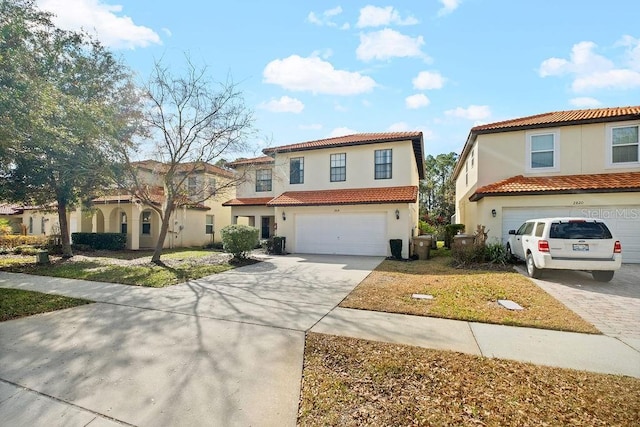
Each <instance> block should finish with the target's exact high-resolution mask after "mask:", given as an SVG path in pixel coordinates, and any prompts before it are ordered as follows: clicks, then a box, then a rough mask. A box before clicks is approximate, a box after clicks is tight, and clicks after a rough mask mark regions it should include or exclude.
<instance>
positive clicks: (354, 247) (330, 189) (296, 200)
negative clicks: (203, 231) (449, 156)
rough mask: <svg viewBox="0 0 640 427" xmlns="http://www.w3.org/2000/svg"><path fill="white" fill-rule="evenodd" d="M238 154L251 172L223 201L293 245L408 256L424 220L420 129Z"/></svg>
mask: <svg viewBox="0 0 640 427" xmlns="http://www.w3.org/2000/svg"><path fill="white" fill-rule="evenodd" d="M263 152H264V154H265V156H263V157H259V158H256V159H245V160H239V161H236V162H232V163H231V164H230V166H232V167H234V168H236V169H237V170H238V171H239V173H243V174H245V175H246V176H247V178H248V179H245V180H244V182H243V183H242V184H240V185H239V186H238V188H237V192H236V194H237V196H236V197H237V198H235V199H232V200H229V201H228V202H226V203H224V205H225V206H230V207H231V214H232V217H233V220H234V221H236V220H237V218H238V217H249V221H248V222H249V224H250V225H254V226H256V227H258V228H260V229H261V236H262V237H263V238H266V237H269V236H272V235H278V236H283V237H285V238H286V249H287V251H288V252H294V253H310V254H345V255H378V256H387V255H390V246H389V240H390V239H402V241H403V252H402V255H403V256H404V257H408V256H409V243H410V241H411V237H412V236H413V235H414V234H416V231H417V230H416V227H417V223H418V185H419V181H420V179H423V178H424V160H423V156H424V142H423V139H422V133H421V132H390V133H363V134H355V135H347V136H341V137H337V138H328V139H322V140H317V141H307V142H301V143H297V144H290V145H283V146H279V147H273V148H267V149H265V150H263Z"/></svg>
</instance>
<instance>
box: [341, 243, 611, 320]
mask: <svg viewBox="0 0 640 427" xmlns="http://www.w3.org/2000/svg"><path fill="white" fill-rule="evenodd" d="M433 255H434V256H433V257H432V258H431V259H429V260H423V261H411V262H402V261H392V260H385V261H383V262H382V263H381V264H380V265H379V266H378V267H377V268H376V269H375V270H374V271H373V272H372V273H371V274H370V275H369V276H368V277H367V278H366V279H365V280H364V281H363V282H362V283H360V284H359V285H358V286H357V287H356V288H355V289H354V291H353V292H352V293H351V294H350V295H349V296H348V297H347V298H345V300H344V301H343V302H342V303H341V304H340V306H341V307H346V308H356V309H363V310H374V311H385V312H389V313H402V314H413V315H419V316H432V317H441V318H446V319H456V320H466V321H471V322H483V323H495V324H502V325H512V326H529V327H534V328H543V329H556V330H561V331H573V332H585V333H599V331H598V330H597V329H596V328H595V327H594V326H593V325H591V324H590V323H588V322H586V321H585V320H583V319H582V318H581V317H580V316H578V315H577V314H575V313H574V312H573V311H571V310H569V309H568V308H567V307H565V306H564V305H563V304H561V303H560V302H559V301H557V300H556V299H555V298H553V297H551V296H550V295H549V294H547V293H546V292H545V291H543V290H542V289H540V288H539V287H538V286H536V285H535V284H534V283H533V282H532V281H531V280H529V279H528V278H527V277H524V276H523V275H521V274H519V273H516V272H515V271H513V270H512V269H510V268H508V269H506V270H504V269H503V270H500V269H498V270H495V269H494V270H489V269H485V270H473V269H458V268H454V267H453V266H452V265H451V257H450V256H448V251H447V250H445V249H439V250H438V251H436V252H435V254H433ZM413 294H427V295H432V296H433V297H434V298H433V299H432V300H426V299H422V300H419V299H414V298H412V295H413ZM499 299H509V300H512V301H515V302H516V303H518V304H519V305H520V306H522V307H524V310H521V311H511V310H507V309H505V308H503V307H501V306H499V305H498V303H497V300H499Z"/></svg>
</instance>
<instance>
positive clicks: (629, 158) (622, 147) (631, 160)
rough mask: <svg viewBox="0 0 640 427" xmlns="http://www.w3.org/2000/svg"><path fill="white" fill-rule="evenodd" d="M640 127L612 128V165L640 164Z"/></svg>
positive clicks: (610, 153)
mask: <svg viewBox="0 0 640 427" xmlns="http://www.w3.org/2000/svg"><path fill="white" fill-rule="evenodd" d="M639 128H640V125H632V126H611V127H610V128H609V129H608V130H609V132H608V135H607V137H608V142H609V144H608V145H609V150H610V151H609V153H608V154H609V155H608V157H609V161H610V164H611V165H629V164H638V163H640V150H639V147H640V140H639V138H640V136H639V133H640V132H639Z"/></svg>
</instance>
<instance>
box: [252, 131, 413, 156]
mask: <svg viewBox="0 0 640 427" xmlns="http://www.w3.org/2000/svg"><path fill="white" fill-rule="evenodd" d="M417 138H420V139H422V132H381V133H356V134H353V135H345V136H338V137H335V138H326V139H318V140H316V141H306V142H299V143H296V144H289V145H281V146H279V147H271V148H265V149H264V150H262V151H263V152H264V153H265V154H269V153H278V152H289V151H301V150H314V149H318V148H330V147H340V146H343V145H361V144H372V143H376V142H388V141H403V140H412V139H417Z"/></svg>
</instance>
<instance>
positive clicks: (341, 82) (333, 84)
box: [262, 55, 376, 95]
mask: <svg viewBox="0 0 640 427" xmlns="http://www.w3.org/2000/svg"><path fill="white" fill-rule="evenodd" d="M262 75H263V77H264V81H265V82H266V83H272V84H276V85H278V86H281V87H283V88H285V89H288V90H293V91H307V92H311V93H313V94H319V93H321V94H328V95H357V94H360V93H365V92H370V91H371V90H372V89H373V88H374V87H375V86H376V82H375V81H374V80H373V79H372V78H371V77H369V76H364V75H362V74H360V73H357V72H350V71H344V70H336V69H335V68H333V65H331V63H329V62H327V61H323V60H322V59H320V58H318V57H316V56H311V57H308V58H302V57H300V56H298V55H291V56H289V57H287V58H284V59H274V60H273V61H271V62H269V63H268V64H267V66H266V67H265V69H264V71H263V72H262Z"/></svg>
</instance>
